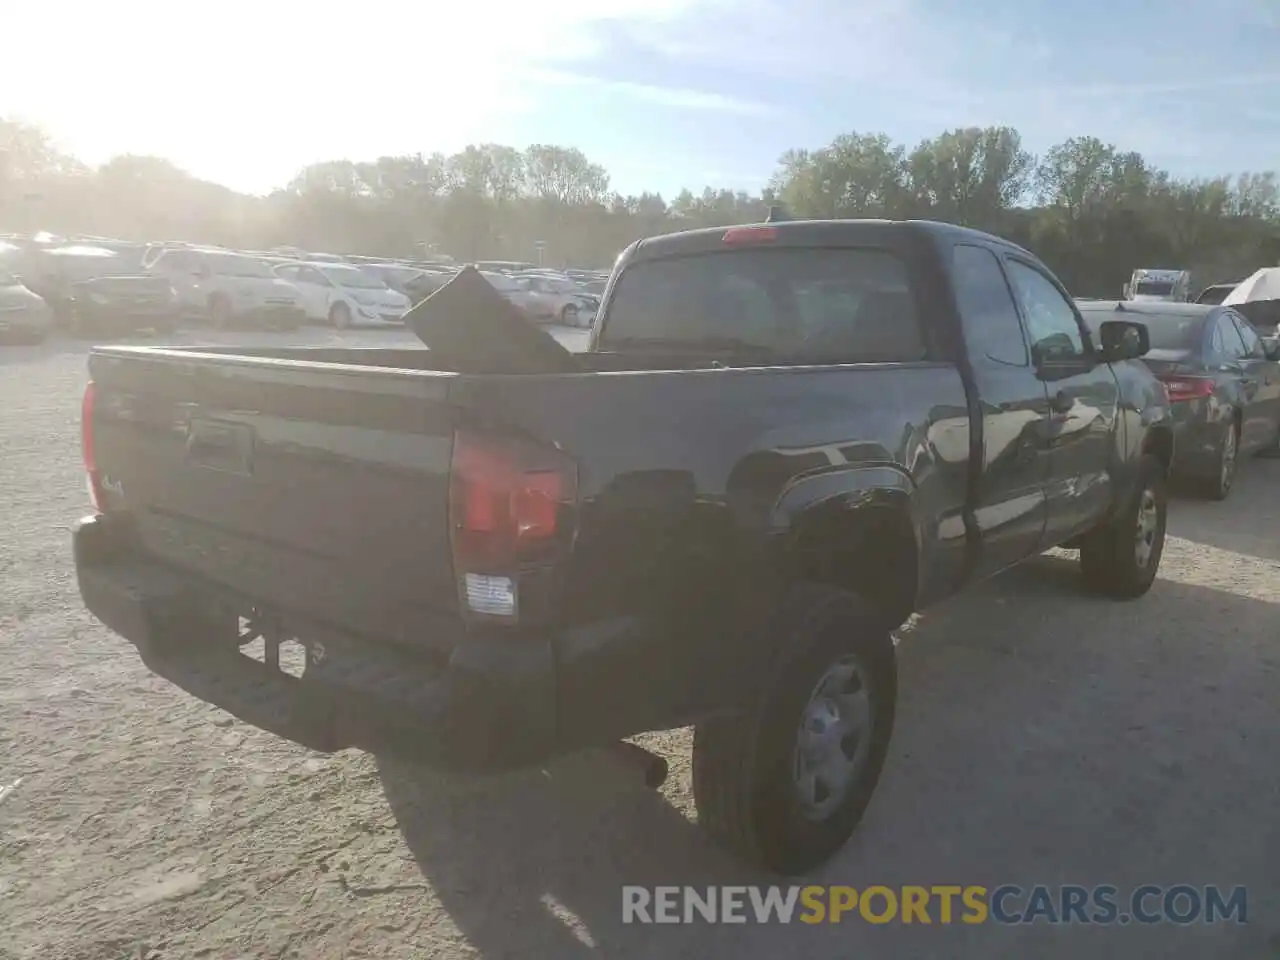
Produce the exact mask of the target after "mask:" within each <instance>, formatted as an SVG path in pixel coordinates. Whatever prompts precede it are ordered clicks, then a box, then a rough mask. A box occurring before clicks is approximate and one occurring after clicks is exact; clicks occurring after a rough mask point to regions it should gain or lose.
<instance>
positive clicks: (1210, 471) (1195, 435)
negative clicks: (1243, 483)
mask: <svg viewBox="0 0 1280 960" xmlns="http://www.w3.org/2000/svg"><path fill="white" fill-rule="evenodd" d="M1204 404H1205V401H1203V400H1199V401H1192V402H1190V403H1187V402H1184V403H1180V404H1174V414H1173V449H1174V455H1173V468H1172V473H1173V475H1174V476H1177V477H1184V478H1187V479H1199V478H1203V477H1212V476H1214V475H1216V473H1217V471H1218V454H1219V450H1220V448H1221V445H1222V420H1221V415H1222V414H1221V411H1219V410H1217V409H1205V408H1204Z"/></svg>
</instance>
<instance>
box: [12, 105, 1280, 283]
mask: <svg viewBox="0 0 1280 960" xmlns="http://www.w3.org/2000/svg"><path fill="white" fill-rule="evenodd" d="M774 203H782V204H784V205H785V206H786V207H787V209H788V210H789V211H790V213H791V214H792V215H793V216H798V217H841V218H843V217H888V218H893V219H904V218H921V219H935V220H945V221H949V222H952V223H960V224H964V225H967V226H973V227H977V228H979V229H983V230H987V231H990V232H992V233H996V234H999V235H1001V236H1004V237H1007V238H1009V239H1010V240H1013V241H1014V242H1016V243H1020V244H1022V245H1023V246H1025V247H1027V248H1028V249H1030V250H1032V251H1034V252H1036V253H1037V254H1039V255H1040V256H1041V257H1042V258H1043V259H1044V260H1045V261H1046V262H1047V263H1049V265H1050V266H1051V267H1052V268H1053V269H1054V270H1055V271H1057V272H1058V273H1059V274H1060V275H1061V276H1062V278H1063V280H1064V281H1065V282H1066V283H1067V284H1068V285H1069V286H1070V287H1071V289H1072V291H1073V292H1074V293H1076V294H1077V295H1079V296H1116V295H1118V294H1119V292H1120V289H1121V286H1122V284H1123V283H1124V281H1125V280H1126V279H1127V278H1128V276H1129V274H1130V273H1131V272H1132V270H1133V269H1135V268H1136V267H1180V268H1185V269H1190V270H1192V272H1193V275H1194V278H1195V280H1196V282H1197V283H1199V284H1208V283H1212V282H1217V281H1221V280H1229V279H1236V278H1239V277H1243V276H1245V275H1247V274H1248V273H1250V272H1252V271H1253V270H1255V269H1257V268H1258V267H1260V266H1272V265H1275V264H1277V263H1280V181H1278V180H1277V176H1276V174H1275V173H1274V172H1270V171H1267V172H1261V173H1238V174H1229V175H1223V176H1218V177H1207V178H1199V179H1183V178H1179V177H1174V176H1172V175H1170V174H1169V173H1168V172H1167V171H1165V170H1161V169H1159V168H1158V167H1156V166H1154V165H1153V164H1151V163H1150V162H1148V161H1147V160H1146V159H1145V158H1144V157H1143V156H1142V155H1141V154H1139V153H1136V152H1133V151H1126V150H1124V149H1122V148H1121V147H1119V146H1116V145H1115V144H1110V143H1105V142H1103V141H1101V140H1099V139H1097V138H1095V137H1087V136H1081V137H1072V138H1070V139H1067V140H1064V141H1063V142H1062V143H1060V144H1058V145H1056V146H1054V147H1052V148H1051V149H1049V150H1048V151H1046V152H1045V153H1044V154H1043V155H1042V156H1038V157H1037V156H1034V155H1033V154H1032V153H1031V152H1029V151H1028V150H1026V149H1025V148H1024V147H1023V144H1022V139H1021V137H1020V136H1019V134H1018V132H1017V131H1016V130H1014V129H1012V128H1010V127H987V128H958V129H954V130H949V131H947V132H945V133H942V134H939V135H938V136H936V137H934V138H932V139H928V140H925V141H923V142H921V143H919V144H917V145H916V146H914V147H910V148H909V147H907V146H904V145H902V144H898V143H895V142H894V141H893V140H892V139H891V138H889V137H888V136H885V135H883V134H869V133H856V132H854V133H848V134H844V135H841V136H839V137H837V138H836V139H835V140H833V141H832V142H831V143H830V144H828V145H826V146H824V147H821V148H819V149H798V150H791V151H788V152H787V153H785V154H784V155H783V156H782V157H781V158H780V159H779V162H778V167H777V171H776V172H775V174H774V175H773V177H772V178H771V179H770V181H769V183H768V184H767V185H765V186H764V187H763V188H762V190H761V191H760V193H759V194H751V193H747V192H744V191H733V190H725V189H717V188H716V187H713V186H708V187H706V188H705V189H703V190H702V191H701V192H700V193H695V192H693V191H691V190H687V189H686V190H683V191H681V192H680V193H679V194H678V195H677V196H675V197H671V198H669V199H668V198H666V197H663V196H662V195H661V194H658V193H641V194H639V195H627V196H624V195H623V194H621V193H619V192H617V191H616V190H612V189H611V187H610V179H609V174H608V172H607V171H606V170H605V169H604V168H603V167H602V166H600V165H599V164H597V163H593V162H592V161H591V160H590V159H589V158H588V157H587V156H586V155H584V154H583V152H582V151H581V150H578V149H576V148H574V147H563V146H556V145H550V144H534V145H531V146H529V147H527V148H525V149H523V150H520V149H516V148H514V147H510V146H504V145H500V144H492V143H487V144H476V145H472V146H468V147H467V148H466V149H464V150H462V151H460V152H458V153H455V154H452V155H445V154H443V153H432V154H414V155H411V156H394V157H380V158H378V159H377V160H373V161H368V162H358V161H352V160H332V161H327V162H323V163H316V164H313V165H311V166H309V167H307V168H306V169H304V170H302V171H300V172H299V173H298V175H297V176H296V177H294V179H293V180H292V181H290V182H289V183H288V184H286V185H284V186H283V187H281V188H280V189H278V190H276V191H274V192H272V193H271V194H270V195H268V196H261V197H260V196H248V195H244V194H239V193H236V192H234V191H232V190H230V189H228V188H227V187H224V186H221V185H218V184H214V183H210V182H208V181H204V180H200V179H197V178H195V177H192V176H190V175H188V174H187V173H186V172H184V171H183V170H181V169H179V168H178V167H176V166H175V165H173V164H172V163H170V162H168V161H166V160H164V159H162V158H157V157H149V156H136V155H124V156H118V157H115V158H113V159H111V160H110V161H108V162H107V163H104V164H102V165H101V166H98V167H90V166H88V165H86V164H84V163H81V162H80V161H79V160H77V159H76V158H75V157H73V156H69V155H67V154H66V153H64V152H62V151H60V150H59V149H58V148H57V147H56V146H55V144H54V143H53V141H52V140H51V139H50V138H49V137H48V136H47V135H46V134H45V133H44V132H43V131H41V130H40V129H39V128H36V127H33V126H30V125H27V124H23V123H18V122H14V121H5V120H3V119H0V231H9V232H19V233H30V232H35V231H40V230H46V231H49V232H52V233H57V234H67V233H75V234H88V235H98V236H110V237H116V238H120V239H136V240H191V241H198V242H204V243H216V244H223V245H227V246H234V247H240V248H245V249H263V248H268V247H272V246H277V245H295V246H301V247H304V248H307V249H313V250H325V251H332V252H339V253H366V254H369V255H374V256H411V255H414V254H415V253H418V252H421V251H423V250H434V251H440V252H446V253H449V254H451V255H453V256H454V257H456V258H458V259H459V260H471V259H482V258H483V259H521V260H533V259H537V258H538V257H539V256H541V257H542V258H543V260H544V262H546V263H548V264H561V265H576V266H596V267H606V268H607V267H608V266H609V264H610V263H611V262H612V259H613V257H614V256H616V254H617V253H618V252H619V251H621V250H622V249H623V248H624V247H625V246H626V245H627V244H629V243H630V242H632V241H633V240H635V239H637V238H639V237H643V236H650V235H653V234H657V233H666V232H670V231H672V230H680V229H688V228H692V227H708V226H725V225H729V224H733V223H744V222H753V221H758V220H761V219H763V218H764V217H765V215H766V213H767V210H768V208H769V206H770V205H771V204H774Z"/></svg>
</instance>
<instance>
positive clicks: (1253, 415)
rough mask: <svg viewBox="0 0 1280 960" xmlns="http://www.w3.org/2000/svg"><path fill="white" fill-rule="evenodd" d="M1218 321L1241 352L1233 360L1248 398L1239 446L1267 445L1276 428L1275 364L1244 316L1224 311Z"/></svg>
mask: <svg viewBox="0 0 1280 960" xmlns="http://www.w3.org/2000/svg"><path fill="white" fill-rule="evenodd" d="M1222 321H1223V322H1224V323H1226V324H1227V325H1228V326H1229V327H1230V328H1231V329H1232V330H1234V332H1235V334H1236V336H1237V337H1238V338H1239V339H1240V344H1241V350H1242V351H1243V353H1242V354H1241V356H1240V357H1239V358H1238V359H1237V360H1235V361H1234V362H1236V363H1238V364H1239V365H1240V377H1241V385H1242V388H1243V389H1244V392H1245V396H1246V397H1247V399H1248V405H1247V406H1246V407H1245V410H1244V429H1243V430H1241V432H1240V445H1241V447H1242V448H1243V449H1245V450H1256V449H1259V448H1261V447H1264V446H1267V445H1268V444H1270V443H1271V441H1272V440H1274V439H1275V436H1276V431H1277V430H1280V375H1277V364H1276V363H1275V362H1274V361H1272V360H1268V359H1267V354H1266V351H1265V350H1263V348H1262V340H1261V339H1260V338H1259V337H1258V335H1257V333H1255V332H1254V330H1253V328H1252V327H1251V326H1250V325H1249V323H1248V322H1247V321H1246V320H1244V318H1242V317H1239V316H1237V315H1236V314H1235V313H1233V312H1232V311H1227V312H1226V313H1225V314H1224V315H1223V318H1222ZM1249 391H1252V394H1250V392H1249Z"/></svg>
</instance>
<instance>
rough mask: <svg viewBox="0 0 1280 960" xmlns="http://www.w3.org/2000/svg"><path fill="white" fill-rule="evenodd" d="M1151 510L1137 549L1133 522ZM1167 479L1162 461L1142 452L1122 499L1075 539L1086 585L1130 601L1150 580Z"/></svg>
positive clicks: (1159, 547)
mask: <svg viewBox="0 0 1280 960" xmlns="http://www.w3.org/2000/svg"><path fill="white" fill-rule="evenodd" d="M1151 509H1154V511H1155V514H1154V527H1153V529H1152V530H1151V531H1150V533H1151V536H1150V539H1149V541H1148V544H1147V550H1146V551H1145V559H1144V558H1143V551H1141V550H1140V549H1139V545H1138V536H1139V521H1140V518H1141V516H1142V514H1143V513H1145V512H1146V511H1147V510H1151ZM1168 510H1169V484H1168V477H1167V476H1166V471H1165V468H1164V464H1162V463H1161V462H1160V461H1159V460H1157V459H1156V458H1155V457H1153V456H1151V455H1150V454H1147V455H1146V456H1144V457H1143V458H1142V462H1141V463H1140V464H1139V467H1138V480H1137V483H1135V484H1134V489H1133V492H1132V493H1131V494H1129V497H1128V499H1127V500H1126V501H1125V503H1124V504H1123V505H1122V506H1121V507H1120V508H1119V509H1118V510H1117V511H1116V513H1115V515H1114V516H1113V517H1112V518H1111V519H1110V520H1109V521H1107V522H1106V523H1105V524H1103V525H1102V526H1100V527H1098V528H1097V529H1095V530H1092V531H1090V532H1089V533H1088V534H1086V535H1085V536H1084V537H1083V538H1082V539H1081V542H1080V571H1081V573H1082V574H1083V575H1084V580H1085V583H1086V584H1087V585H1088V586H1089V588H1090V589H1092V590H1094V591H1096V592H1098V593H1101V594H1103V595H1105V596H1108V597H1111V598H1112V599H1115V600H1134V599H1137V598H1138V597H1140V596H1142V595H1143V594H1145V593H1146V592H1147V591H1148V590H1150V589H1151V585H1152V584H1153V583H1155V579H1156V574H1157V573H1158V572H1159V570H1160V558H1161V556H1163V554H1164V540H1165V528H1166V525H1167V521H1168Z"/></svg>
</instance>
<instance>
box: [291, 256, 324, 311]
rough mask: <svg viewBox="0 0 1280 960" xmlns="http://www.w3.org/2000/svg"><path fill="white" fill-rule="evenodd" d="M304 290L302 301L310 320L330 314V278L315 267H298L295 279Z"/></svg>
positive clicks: (300, 288) (301, 289)
mask: <svg viewBox="0 0 1280 960" xmlns="http://www.w3.org/2000/svg"><path fill="white" fill-rule="evenodd" d="M293 282H294V283H295V284H297V286H298V289H299V290H300V291H301V292H302V303H303V306H304V308H305V309H306V311H307V318H308V319H310V320H325V319H327V318H328V316H329V300H330V293H331V292H332V285H331V284H330V283H329V279H328V278H327V277H326V276H325V275H324V274H323V273H321V272H320V271H319V270H317V269H316V268H315V267H305V266H303V267H298V272H297V275H296V277H295V278H294V281H293Z"/></svg>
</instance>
